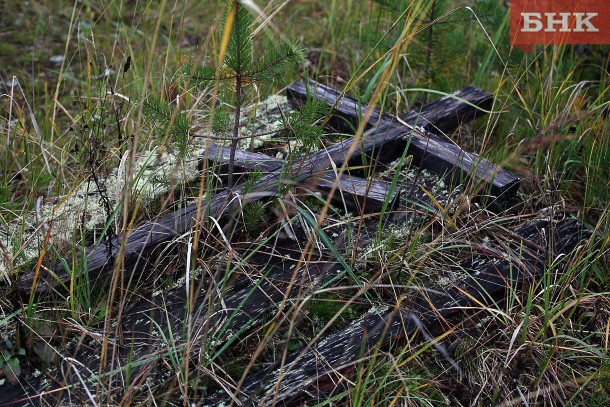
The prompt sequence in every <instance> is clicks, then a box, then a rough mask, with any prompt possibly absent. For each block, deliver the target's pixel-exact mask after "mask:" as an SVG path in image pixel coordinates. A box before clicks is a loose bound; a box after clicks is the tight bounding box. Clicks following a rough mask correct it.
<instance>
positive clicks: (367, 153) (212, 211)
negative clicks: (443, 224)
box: [16, 87, 489, 295]
mask: <svg viewBox="0 0 610 407" xmlns="http://www.w3.org/2000/svg"><path fill="white" fill-rule="evenodd" d="M488 101H489V94H488V93H487V92H485V91H483V90H480V89H478V88H474V87H468V88H466V89H464V90H460V91H458V92H456V93H454V94H453V96H452V97H445V98H443V99H441V100H440V101H437V102H433V103H431V104H430V105H429V106H430V107H429V108H422V112H423V113H422V115H424V116H425V117H427V118H428V119H427V120H429V121H430V122H434V123H439V122H437V121H436V119H435V118H434V117H435V115H437V116H438V117H439V118H440V119H441V120H445V119H446V118H447V117H448V116H451V117H453V116H455V113H454V114H448V113H447V112H451V111H452V112H458V111H460V112H463V111H472V112H473V113H472V115H476V112H477V111H478V110H477V106H480V105H481V104H483V105H485V104H487V103H488ZM441 107H442V108H441ZM460 116H463V117H467V116H468V115H464V114H460ZM416 117H417V114H413V120H415V118H416ZM384 123H385V122H384ZM412 133H413V132H412V131H411V130H408V129H405V128H404V127H396V126H393V125H391V124H383V125H381V126H379V127H374V128H371V129H370V130H367V131H366V132H365V133H364V134H363V136H362V138H361V140H360V142H359V143H357V145H355V146H354V147H355V148H354V151H353V154H351V156H350V157H348V156H347V155H348V152H349V150H350V146H351V143H352V140H350V139H348V140H344V141H341V142H339V143H337V144H335V145H333V146H331V147H329V148H327V149H325V150H321V151H318V152H315V153H313V154H310V155H308V156H306V157H303V159H302V161H301V162H297V163H294V164H292V165H291V166H290V168H289V169H288V171H284V170H281V169H278V170H275V171H273V172H271V173H269V174H266V175H264V176H263V177H262V179H261V180H259V181H258V182H257V183H256V185H254V186H253V187H250V188H249V189H248V192H249V193H250V194H251V193H253V192H256V193H258V196H263V195H267V196H269V195H274V194H277V193H278V192H280V191H282V190H284V188H291V187H294V186H296V185H298V184H300V183H302V182H304V181H305V180H307V179H308V178H310V177H312V176H315V175H318V174H320V173H321V172H323V171H325V170H327V169H329V168H331V167H332V166H333V165H334V166H336V167H340V166H341V165H343V163H344V162H345V161H346V160H348V161H349V163H348V164H349V165H355V164H361V163H363V162H366V163H369V164H371V165H372V166H373V167H375V165H376V164H375V163H376V160H381V161H382V162H385V163H387V162H390V161H391V160H392V159H394V158H396V157H397V156H400V155H401V152H402V151H403V150H404V146H405V143H406V140H407V139H408V138H409V137H410V135H411V134H412ZM422 142H425V141H422ZM243 190H244V185H243V184H241V185H237V186H236V187H235V189H234V190H233V192H232V193H233V194H240V195H241V194H242V192H243ZM230 197H231V194H230V193H229V192H227V191H221V192H218V193H217V194H215V195H214V196H212V197H211V198H210V199H209V200H208V201H207V202H204V203H202V209H203V213H205V215H206V216H207V217H214V218H220V217H221V216H222V215H224V214H227V213H233V212H234V211H236V210H238V209H239V200H237V199H230ZM196 217H197V205H196V204H193V205H189V206H187V207H185V208H182V209H179V210H177V211H174V212H171V213H168V214H166V215H163V216H160V217H159V218H157V219H156V220H154V221H151V222H149V223H146V224H144V225H141V226H138V227H136V228H135V229H134V230H132V231H131V233H128V235H127V236H126V237H127V239H126V241H125V242H124V250H123V256H124V258H125V262H126V264H127V265H128V266H129V267H130V268H131V267H134V268H139V269H142V268H145V264H146V261H147V258H146V254H147V253H148V252H149V251H150V250H152V249H153V248H155V247H156V246H158V245H160V244H164V243H167V242H170V241H171V240H173V239H175V238H176V236H180V235H182V234H184V233H186V232H187V231H189V230H191V229H192V228H193V227H195V224H196ZM123 238H124V237H123V236H118V237H116V238H113V242H112V247H113V252H112V253H109V252H108V249H107V247H106V246H105V245H104V244H99V243H98V244H96V245H93V246H91V247H88V248H87V249H86V250H85V261H86V263H87V267H86V272H87V273H88V274H89V278H90V279H91V280H92V281H95V280H96V279H98V278H100V277H101V276H102V275H104V274H108V272H109V271H111V269H112V265H113V262H114V259H115V258H116V257H117V255H118V253H119V251H120V248H121V245H122V244H123ZM100 243H101V242H100ZM70 264H72V259H71V258H67V259H65V260H59V261H57V262H56V263H55V264H53V265H51V266H50V267H49V269H50V271H51V272H48V271H47V270H46V269H44V268H43V269H42V270H41V272H40V273H39V276H38V281H36V286H35V287H32V286H33V285H34V282H35V281H34V277H35V275H36V274H35V271H31V272H29V273H27V274H25V275H23V276H21V278H20V279H19V281H18V282H17V284H16V288H17V290H18V292H20V293H22V294H23V295H27V294H28V293H29V292H30V291H31V290H32V288H33V289H34V292H35V293H36V295H40V294H43V293H45V292H47V291H49V290H51V289H53V288H55V287H58V286H59V287H58V289H60V291H64V290H65V287H66V285H67V284H68V283H69V281H70V273H71V272H70V273H68V271H67V270H66V266H67V265H70ZM143 265H144V266H143ZM138 266H139V267H138ZM68 267H69V266H68ZM83 272H84V271H83ZM103 278H106V277H103ZM61 285H63V286H64V289H63V290H62V289H61V287H60V286H61Z"/></svg>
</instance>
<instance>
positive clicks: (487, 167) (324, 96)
mask: <svg viewBox="0 0 610 407" xmlns="http://www.w3.org/2000/svg"><path fill="white" fill-rule="evenodd" d="M469 91H477V92H478V91H480V90H478V89H477V88H476V87H474V86H469V87H467V88H465V89H464V90H463V91H462V92H464V94H468V92H469ZM288 96H289V98H290V99H291V100H293V101H294V102H295V103H297V104H303V103H304V102H305V101H306V100H307V98H308V97H315V98H317V99H320V100H324V101H326V102H327V103H329V104H330V105H331V106H335V109H336V112H337V114H338V115H339V116H340V117H341V118H343V120H345V121H347V122H349V123H350V124H351V125H353V126H355V125H356V124H357V123H358V118H359V117H362V115H363V114H364V112H365V111H366V108H367V106H359V105H358V103H357V102H356V101H355V100H353V99H351V98H349V97H346V96H342V95H341V93H340V92H338V91H336V90H334V89H332V88H329V87H327V86H324V85H322V84H319V83H317V82H315V81H308V83H307V84H306V83H305V81H299V82H295V83H293V84H292V85H290V86H289V87H288ZM460 98H462V95H459V94H453V95H449V96H445V97H443V98H441V99H439V100H438V101H435V102H432V103H430V104H428V105H426V109H425V111H424V109H422V111H421V112H410V113H407V114H406V115H403V116H401V117H400V120H402V121H403V122H406V123H409V124H412V125H415V126H417V128H418V129H422V130H423V131H413V132H409V131H404V133H403V135H402V137H403V141H404V142H405V143H408V154H410V155H412V156H413V157H414V159H415V164H417V165H419V166H421V167H423V168H426V169H429V170H430V171H434V172H436V173H438V174H443V173H445V172H451V173H453V175H454V177H455V179H456V181H457V182H460V181H463V178H468V179H470V181H471V182H474V183H475V184H476V185H478V186H480V188H481V192H482V193H483V194H489V195H491V196H493V197H495V198H499V199H501V200H510V199H512V198H514V196H515V195H516V193H517V191H518V189H519V177H517V176H516V175H515V174H513V173H511V172H510V171H507V170H505V169H503V168H501V167H499V166H497V165H495V164H494V163H492V162H490V161H489V160H487V159H485V158H483V157H480V156H478V155H477V154H475V153H472V152H468V151H465V150H463V149H461V148H460V147H459V146H457V145H455V144H453V143H452V142H450V141H448V140H447V139H445V138H441V137H436V136H434V134H436V135H440V134H443V133H445V132H448V131H449V130H451V129H455V128H456V127H457V126H458V124H459V123H464V122H466V121H469V120H472V119H473V118H475V117H477V116H480V115H481V114H483V113H484V111H483V110H487V109H490V108H491V107H492V105H493V97H492V95H491V94H488V95H487V98H486V99H485V100H483V101H481V103H479V104H478V105H477V108H476V109H472V108H469V107H472V106H469V105H468V104H467V103H464V104H462V106H461V107H460V108H457V109H451V108H450V107H451V106H452V104H453V103H455V101H457V100H459V99H460ZM463 99H464V101H467V98H463ZM481 109H482V110H481ZM441 117H442V119H441ZM369 123H377V124H378V125H379V126H389V127H400V126H402V125H401V123H400V122H399V121H398V120H397V119H396V118H392V117H391V115H388V114H380V113H379V111H378V110H375V109H373V114H372V115H371V119H370V120H369ZM333 124H334V125H335V126H340V125H341V119H336V120H335V121H333Z"/></svg>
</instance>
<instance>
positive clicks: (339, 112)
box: [286, 79, 455, 134]
mask: <svg viewBox="0 0 610 407" xmlns="http://www.w3.org/2000/svg"><path fill="white" fill-rule="evenodd" d="M305 82H306V81H305V80H301V81H297V82H294V83H292V84H291V85H290V86H288V88H287V89H286V94H287V95H288V99H289V100H290V101H291V102H293V103H294V104H296V105H303V104H304V103H305V102H306V101H307V99H308V98H309V99H314V100H315V99H317V100H323V101H325V102H326V103H328V104H329V105H330V106H332V108H333V114H332V116H331V117H330V118H329V120H328V123H327V126H328V127H330V128H331V129H333V130H338V131H341V132H345V133H348V134H349V133H353V132H354V130H355V129H357V128H358V124H359V123H360V118H361V117H363V116H364V114H365V112H366V110H367V109H368V108H369V107H368V105H366V104H361V103H358V101H357V100H355V99H353V98H351V97H349V96H346V95H342V94H341V92H339V91H338V90H336V89H334V88H331V87H329V86H326V85H323V84H321V83H319V82H316V81H314V80H312V79H309V80H307V83H308V85H309V86H306V84H305ZM381 120H385V121H391V120H393V118H392V116H391V115H389V114H387V113H381V111H380V110H379V109H378V108H376V107H374V108H372V112H371V115H370V118H369V120H368V123H367V124H366V127H367V128H370V127H371V126H373V125H375V124H379V122H380V121H381ZM439 124H440V123H439ZM453 128H455V126H454V127H453Z"/></svg>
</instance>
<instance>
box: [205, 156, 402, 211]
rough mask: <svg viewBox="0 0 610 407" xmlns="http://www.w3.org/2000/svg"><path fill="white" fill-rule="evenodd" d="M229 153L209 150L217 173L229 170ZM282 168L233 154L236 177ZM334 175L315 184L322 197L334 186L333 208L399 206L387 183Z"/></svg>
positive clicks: (269, 161)
mask: <svg viewBox="0 0 610 407" xmlns="http://www.w3.org/2000/svg"><path fill="white" fill-rule="evenodd" d="M229 151H230V148H229V147H223V146H210V147H209V148H208V160H210V161H212V163H213V165H214V166H220V171H223V169H226V168H228V164H229ZM283 164H284V161H282V160H278V159H276V158H273V157H269V156H267V155H265V154H260V153H255V152H249V151H241V150H238V151H236V152H235V168H234V171H235V173H236V174H247V173H249V172H250V171H253V170H258V171H261V172H262V173H263V174H265V173H271V172H273V171H275V170H277V169H279V168H281V167H282V165H283ZM202 167H203V163H200V165H199V168H202ZM337 175H338V174H334V173H332V172H328V171H327V172H324V173H323V174H322V175H321V176H320V177H319V178H317V179H316V180H315V181H316V185H317V188H318V190H319V191H321V192H322V194H323V196H324V197H326V196H328V194H329V193H330V191H331V189H332V188H333V187H334V186H336V188H337V191H336V192H335V194H334V195H333V197H332V200H331V203H333V204H334V205H337V206H339V207H341V208H343V206H344V205H345V207H346V208H347V210H349V211H351V212H354V213H358V214H359V213H378V212H381V210H382V209H383V207H384V205H386V201H387V206H386V210H388V211H389V210H394V209H396V208H397V207H398V205H399V203H400V196H399V194H398V190H397V189H396V188H392V185H391V183H389V182H386V181H381V180H375V179H365V178H361V177H357V176H355V175H351V174H347V173H344V174H343V175H341V176H340V177H339V179H337Z"/></svg>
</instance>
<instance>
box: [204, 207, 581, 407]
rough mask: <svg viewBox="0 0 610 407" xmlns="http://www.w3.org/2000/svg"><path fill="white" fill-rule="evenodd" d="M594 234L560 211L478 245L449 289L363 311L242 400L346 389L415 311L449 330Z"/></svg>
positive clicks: (431, 326) (254, 379)
mask: <svg viewBox="0 0 610 407" xmlns="http://www.w3.org/2000/svg"><path fill="white" fill-rule="evenodd" d="M590 236H591V232H590V231H589V230H588V229H585V228H584V227H583V226H582V224H580V223H579V222H578V221H577V220H576V219H574V218H570V217H568V218H562V217H561V216H559V217H557V218H552V219H543V220H538V221H534V222H532V223H530V224H528V225H527V226H524V227H522V228H520V229H517V230H516V231H515V234H514V236H513V238H512V239H507V242H506V243H507V245H508V247H509V248H510V249H512V250H513V251H512V254H511V253H507V252H506V249H505V248H503V247H474V248H473V252H472V257H471V258H470V259H467V260H465V261H464V262H462V263H461V264H460V265H458V266H457V267H455V268H454V269H453V270H452V271H454V272H457V273H463V274H464V276H465V277H466V278H464V279H463V280H461V281H460V282H459V283H456V284H455V285H453V286H451V287H448V288H447V290H446V292H444V293H435V292H429V293H426V292H424V291H420V292H419V293H418V295H417V296H416V298H415V299H414V300H412V301H409V302H406V303H403V304H400V305H397V306H396V307H395V308H394V309H392V310H389V311H386V312H383V313H379V314H374V315H369V316H365V317H362V318H361V319H359V320H357V321H355V322H353V323H352V324H350V325H349V326H348V327H347V328H345V329H341V330H338V331H336V332H332V333H330V334H328V335H326V336H324V337H322V338H321V339H320V340H319V342H318V343H316V344H315V345H314V346H313V347H312V348H309V349H299V350H296V351H294V352H291V353H290V354H289V356H288V358H287V359H286V362H285V364H284V367H283V369H280V368H279V365H278V364H276V365H273V366H271V367H269V368H267V369H265V370H263V371H260V372H256V373H254V374H251V375H250V377H248V378H247V379H246V381H245V383H244V386H243V388H242V391H243V393H244V394H245V397H244V399H243V400H248V401H249V402H256V403H257V404H259V403H261V404H266V403H269V402H271V400H273V401H274V402H275V403H277V404H278V405H294V404H298V403H302V402H305V401H306V400H307V399H309V398H314V399H315V398H316V396H317V395H320V394H323V396H321V397H322V398H323V399H324V398H326V397H330V396H332V395H333V394H334V393H337V392H339V391H340V390H341V389H342V388H343V387H342V386H340V385H339V382H344V380H345V377H346V376H342V375H347V377H349V376H350V373H354V368H355V365H356V363H357V361H358V360H359V359H361V357H362V356H363V353H362V352H364V355H365V356H366V355H368V354H369V351H371V350H373V349H375V348H376V347H378V346H381V345H382V344H386V343H387V342H388V341H390V340H392V341H396V340H397V339H399V338H402V337H404V335H410V334H411V333H413V332H414V331H415V330H416V329H418V328H417V324H416V323H415V321H414V319H413V317H412V316H411V315H412V314H414V315H416V316H417V318H418V319H419V320H420V321H421V323H422V324H423V325H424V326H426V328H427V329H428V330H435V331H439V332H443V330H444V329H450V328H451V326H444V321H445V319H446V318H448V317H450V316H452V315H455V314H460V313H466V311H465V309H466V307H469V306H473V305H477V302H483V303H488V304H489V303H490V302H493V301H494V299H498V298H500V297H501V296H502V295H503V294H504V293H505V292H506V290H507V289H508V288H509V286H510V287H511V288H512V289H515V290H518V289H519V287H521V286H523V283H525V282H527V281H530V282H531V281H534V280H535V279H536V278H537V277H539V276H540V275H541V274H542V273H543V271H544V270H545V265H546V264H547V262H548V259H550V258H557V257H558V256H560V255H569V254H570V253H572V252H573V250H574V249H575V248H576V247H577V246H578V245H580V244H581V243H583V240H584V239H588V238H589V237H590ZM511 256H514V257H512V258H511ZM525 288H526V289H527V287H525ZM363 332H366V335H365V336H363ZM337 373H340V374H337ZM280 378H281V379H280ZM343 384H345V383H343ZM219 397H221V398H223V397H224V396H219ZM208 402H209V401H208Z"/></svg>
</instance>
